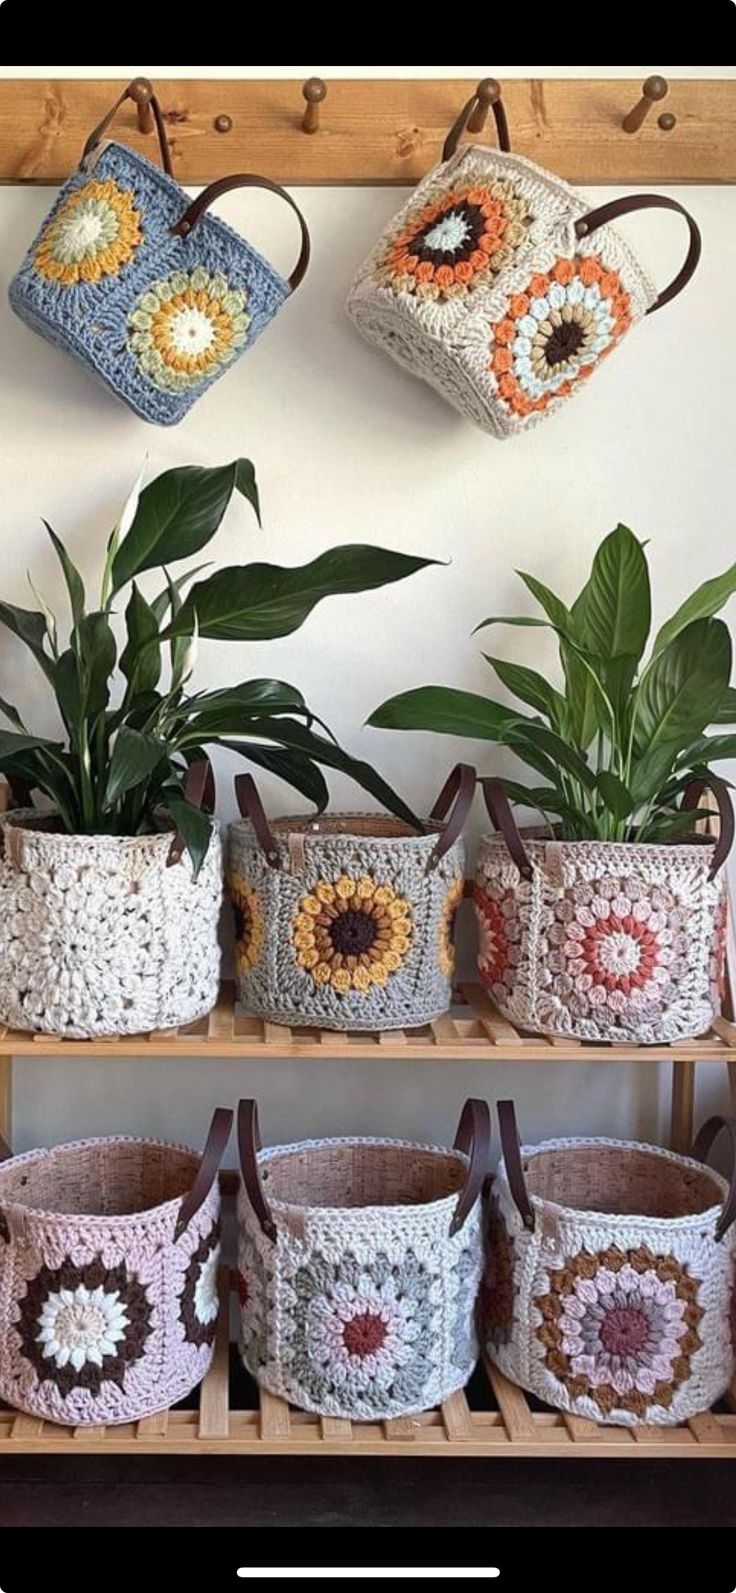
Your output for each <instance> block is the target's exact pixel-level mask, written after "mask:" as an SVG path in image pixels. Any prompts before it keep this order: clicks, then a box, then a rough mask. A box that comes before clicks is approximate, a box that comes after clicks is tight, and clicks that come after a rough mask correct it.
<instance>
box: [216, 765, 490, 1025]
mask: <svg viewBox="0 0 736 1593" xmlns="http://www.w3.org/2000/svg"><path fill="white" fill-rule="evenodd" d="M236 790H237V794H238V801H239V804H240V810H241V813H245V814H247V815H248V817H247V819H245V820H240V821H238V822H236V823H235V824H232V825H231V826H230V836H229V849H228V863H227V882H228V889H229V892H230V899H231V901H232V904H233V908H234V911H235V920H236V945H235V971H236V981H237V991H238V998H239V1000H240V1001H241V1002H242V1004H243V1006H244V1007H245V1008H246V1010H247V1011H248V1012H251V1013H256V1014H258V1015H260V1016H261V1017H264V1018H267V1019H270V1020H272V1021H273V1022H275V1023H301V1024H318V1025H319V1026H320V1027H322V1028H326V1029H344V1030H353V1031H355V1030H359V1031H360V1030H375V1029H398V1028H405V1027H408V1028H412V1027H418V1026H419V1025H421V1024H424V1023H428V1022H429V1021H430V1020H431V1019H432V1018H436V1017H438V1016H439V1015H440V1013H443V1012H446V1011H447V1008H448V1007H449V1005H450V1002H451V999H452V975H453V971H454V949H453V928H454V919H455V914H456V912H457V909H458V907H459V905H460V902H461V901H462V897H463V887H464V879H465V849H464V846H463V843H462V840H461V839H460V837H461V834H462V830H463V827H464V825H465V821H466V818H467V815H468V813H469V811H470V807H471V804H472V800H473V794H474V790H475V771H474V770H473V769H471V768H469V767H468V765H466V764H458V765H457V767H456V768H455V769H454V770H453V772H452V774H451V775H450V778H449V779H448V781H447V783H446V785H445V787H444V789H443V791H442V792H441V793H440V796H439V798H438V800H437V802H436V803H435V806H434V808H433V809H432V813H431V815H430V818H429V820H428V822H427V826H426V828H425V830H424V832H423V833H419V834H416V833H414V832H413V831H412V830H411V829H410V828H409V826H408V825H406V824H404V823H402V822H401V821H400V820H398V819H394V818H391V817H389V816H387V815H379V814H363V813H360V814H331V815H319V816H316V817H313V816H308V817H305V816H300V817H296V818H290V817H288V818H282V819H277V820H275V822H274V823H273V824H272V825H269V823H268V821H267V819H266V815H265V813H264V810H263V807H262V804H261V800H260V797H259V795H258V791H257V789H256V785H255V782H254V781H253V779H252V777H251V776H250V775H241V776H239V778H238V779H237V780H236ZM448 813H449V818H447V822H444V821H445V819H446V816H447V814H448Z"/></svg>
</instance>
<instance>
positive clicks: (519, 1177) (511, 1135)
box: [496, 1101, 536, 1233]
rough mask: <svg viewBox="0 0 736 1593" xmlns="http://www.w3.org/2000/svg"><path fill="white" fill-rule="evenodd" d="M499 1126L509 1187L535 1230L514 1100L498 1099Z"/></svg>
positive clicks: (526, 1224) (514, 1200) (517, 1206)
mask: <svg viewBox="0 0 736 1593" xmlns="http://www.w3.org/2000/svg"><path fill="white" fill-rule="evenodd" d="M496 1111H497V1112H498V1127H499V1132H500V1135H501V1150H502V1152H503V1165H504V1167H505V1169H506V1177H507V1179H508V1181H509V1189H510V1190H511V1196H512V1199H513V1202H514V1205H515V1206H516V1209H517V1211H518V1213H519V1216H520V1217H521V1220H522V1222H523V1224H524V1227H525V1228H528V1229H529V1231H530V1232H531V1233H533V1232H534V1227H535V1223H536V1218H535V1216H534V1207H533V1205H532V1203H531V1200H530V1198H529V1190H528V1189H527V1187H526V1178H525V1177H524V1164H523V1161H522V1158H521V1142H520V1140H519V1128H518V1124H517V1122H516V1107H515V1106H514V1103H513V1101H498V1102H497V1103H496Z"/></svg>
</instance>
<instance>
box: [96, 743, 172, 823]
mask: <svg viewBox="0 0 736 1593" xmlns="http://www.w3.org/2000/svg"><path fill="white" fill-rule="evenodd" d="M164 751H165V749H164V748H163V747H162V746H161V743H160V742H159V741H157V740H156V739H155V737H154V736H145V735H141V733H140V731H139V730H131V729H130V727H129V726H128V725H121V726H120V729H119V730H118V733H117V735H116V737H115V741H114V744H113V749H112V754H111V757H110V764H109V768H108V774H107V787H106V790H105V804H106V806H107V807H114V805H115V803H116V802H118V801H119V800H120V798H121V797H122V796H124V795H125V793H126V791H132V790H133V788H134V787H135V786H137V785H141V784H142V782H143V781H144V780H147V779H148V776H149V775H150V774H152V773H153V770H154V769H155V768H156V765H157V764H158V763H160V762H161V759H162V756H163V755H164Z"/></svg>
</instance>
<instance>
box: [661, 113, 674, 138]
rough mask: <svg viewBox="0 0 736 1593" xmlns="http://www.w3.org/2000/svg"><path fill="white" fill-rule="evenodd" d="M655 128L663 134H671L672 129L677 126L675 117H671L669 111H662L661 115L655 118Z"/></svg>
mask: <svg viewBox="0 0 736 1593" xmlns="http://www.w3.org/2000/svg"><path fill="white" fill-rule="evenodd" d="M657 126H658V127H659V128H660V130H661V131H662V132H663V133H671V132H672V129H673V127H676V126H677V117H676V116H673V115H672V112H671V111H663V112H662V115H661V116H658V117H657Z"/></svg>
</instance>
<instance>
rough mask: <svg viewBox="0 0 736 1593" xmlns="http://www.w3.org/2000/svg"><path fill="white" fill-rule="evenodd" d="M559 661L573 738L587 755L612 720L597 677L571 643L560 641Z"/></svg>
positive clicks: (569, 726)
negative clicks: (603, 728) (562, 673)
mask: <svg viewBox="0 0 736 1593" xmlns="http://www.w3.org/2000/svg"><path fill="white" fill-rule="evenodd" d="M560 659H561V661H562V668H563V671H564V675H565V685H566V688H567V713H568V729H569V733H570V739H571V741H573V742H574V744H575V746H576V747H580V748H581V749H582V751H583V752H586V751H587V749H588V747H589V746H590V743H591V741H592V740H593V738H594V736H596V735H597V734H598V731H599V730H600V729H601V727H602V726H603V725H604V724H607V723H608V721H609V720H610V714H609V713H608V712H607V711H606V707H605V703H604V702H603V701H602V698H601V689H600V686H599V685H598V684H597V676H596V674H595V673H594V671H593V669H592V667H589V666H588V663H587V660H585V659H583V658H582V657H581V656H580V653H578V652H577V651H576V650H575V648H574V647H573V646H572V645H571V643H569V642H566V641H564V640H563V639H562V638H560Z"/></svg>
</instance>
